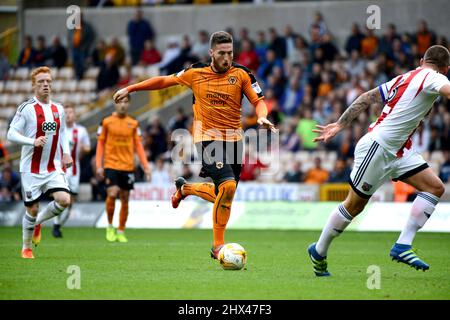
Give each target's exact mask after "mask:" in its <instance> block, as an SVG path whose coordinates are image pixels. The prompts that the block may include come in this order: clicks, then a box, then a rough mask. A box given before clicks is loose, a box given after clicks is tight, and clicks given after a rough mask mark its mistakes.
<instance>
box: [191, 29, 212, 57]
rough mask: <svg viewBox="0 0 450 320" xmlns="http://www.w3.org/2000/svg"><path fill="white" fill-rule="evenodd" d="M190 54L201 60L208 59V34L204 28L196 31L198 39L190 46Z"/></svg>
mask: <svg viewBox="0 0 450 320" xmlns="http://www.w3.org/2000/svg"><path fill="white" fill-rule="evenodd" d="M191 54H192V55H194V56H196V57H197V59H198V60H200V61H201V62H204V63H206V62H208V61H209V35H208V32H207V31H206V30H200V31H199V32H198V39H197V41H196V42H195V43H194V45H193V46H192V50H191Z"/></svg>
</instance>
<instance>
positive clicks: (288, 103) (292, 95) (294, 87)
mask: <svg viewBox="0 0 450 320" xmlns="http://www.w3.org/2000/svg"><path fill="white" fill-rule="evenodd" d="M302 100H303V88H302V87H301V86H300V80H299V79H297V78H291V79H290V80H289V86H288V87H286V89H285V90H284V92H283V94H282V96H281V98H280V107H281V111H282V112H283V113H284V114H285V115H287V116H293V115H294V114H296V113H297V110H298V108H299V107H300V104H301V103H302Z"/></svg>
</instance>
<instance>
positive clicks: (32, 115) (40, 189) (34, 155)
mask: <svg viewBox="0 0 450 320" xmlns="http://www.w3.org/2000/svg"><path fill="white" fill-rule="evenodd" d="M31 82H32V86H33V90H34V95H35V96H34V97H33V98H32V99H30V100H28V101H26V102H24V103H23V104H21V105H20V106H19V108H18V109H17V112H16V114H15V116H14V118H13V120H12V122H11V125H10V128H9V130H8V135H7V138H8V140H9V141H11V142H13V143H17V144H21V145H22V153H21V159H20V173H21V182H22V194H23V199H24V203H25V207H26V212H25V215H24V217H23V221H22V234H23V247H22V257H23V258H26V259H32V258H34V256H33V252H32V249H31V243H32V242H33V243H34V244H35V245H38V244H39V242H40V240H41V223H42V222H44V221H46V220H48V219H51V218H53V217H55V216H58V215H59V214H61V212H62V211H63V210H64V209H65V208H67V207H68V206H69V204H70V194H69V186H68V184H67V179H66V176H65V173H64V171H63V170H64V169H65V168H70V167H71V166H72V157H71V156H70V149H69V143H68V139H67V137H66V122H65V115H64V109H63V107H62V106H61V105H60V104H58V103H56V102H54V101H52V100H51V99H50V94H51V88H52V87H51V85H52V76H51V73H50V69H49V68H48V67H39V68H36V69H34V70H33V71H32V72H31ZM44 193H48V194H50V195H52V196H53V198H54V201H51V202H50V203H49V204H48V205H47V207H45V208H44V209H43V210H42V211H40V212H39V200H40V198H41V196H42V195H43V194H44ZM38 212H39V214H38Z"/></svg>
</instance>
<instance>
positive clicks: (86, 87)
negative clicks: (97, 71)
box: [78, 79, 96, 92]
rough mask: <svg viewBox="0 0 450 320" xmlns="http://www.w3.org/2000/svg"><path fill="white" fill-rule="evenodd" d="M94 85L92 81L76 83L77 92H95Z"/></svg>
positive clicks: (85, 80) (86, 80)
mask: <svg viewBox="0 0 450 320" xmlns="http://www.w3.org/2000/svg"><path fill="white" fill-rule="evenodd" d="M95 88H96V83H95V81H94V80H92V79H84V80H81V81H80V82H78V90H80V91H83V92H91V91H95Z"/></svg>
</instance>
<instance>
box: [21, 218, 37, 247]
mask: <svg viewBox="0 0 450 320" xmlns="http://www.w3.org/2000/svg"><path fill="white" fill-rule="evenodd" d="M35 223H36V217H32V216H30V215H29V214H28V212H25V215H24V216H23V219H22V240H23V245H22V248H23V249H30V248H31V239H32V238H33V232H34V225H35Z"/></svg>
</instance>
